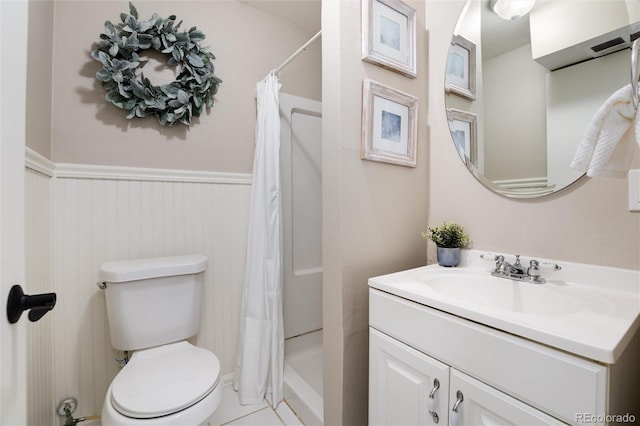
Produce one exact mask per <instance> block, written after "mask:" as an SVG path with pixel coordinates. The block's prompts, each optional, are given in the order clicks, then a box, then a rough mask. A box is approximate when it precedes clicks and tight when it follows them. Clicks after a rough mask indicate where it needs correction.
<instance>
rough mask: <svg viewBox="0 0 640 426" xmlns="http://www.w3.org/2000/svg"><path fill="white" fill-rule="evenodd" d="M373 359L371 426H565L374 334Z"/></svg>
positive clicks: (372, 331)
mask: <svg viewBox="0 0 640 426" xmlns="http://www.w3.org/2000/svg"><path fill="white" fill-rule="evenodd" d="M369 354H370V355H369V369H370V370H369V371H370V375H369V424H371V425H389V426H391V425H398V426H400V425H403V426H408V425H435V424H437V425H445V426H446V425H448V424H451V425H453V426H458V425H461V426H462V425H473V426H475V425H496V424H500V425H514V426H521V425H537V424H544V425H562V424H565V423H562V422H560V421H558V420H556V419H554V418H553V417H550V416H548V415H546V414H544V413H543V412H542V411H539V410H536V409H534V408H532V407H530V406H528V405H526V404H524V403H522V402H521V401H518V400H517V399H515V398H512V397H510V396H509V395H507V394H505V393H503V392H500V391H498V390H496V389H494V388H492V387H490V386H487V385H485V384H484V383H482V382H480V381H478V380H476V379H474V378H473V377H471V376H468V375H466V374H464V373H462V372H460V371H457V370H456V369H454V368H451V367H449V366H448V365H446V364H444V363H442V362H439V361H437V360H436V359H434V358H431V357H430V356H427V355H425V354H423V353H421V352H419V351H417V350H415V349H413V348H412V347H410V346H408V345H405V344H404V343H401V342H399V341H398V340H395V339H393V338H391V337H389V336H387V335H386V334H384V333H381V332H379V331H378V330H376V329H375V328H370V329H369ZM458 401H459V402H458ZM456 403H457V405H456ZM454 410H455V411H454Z"/></svg>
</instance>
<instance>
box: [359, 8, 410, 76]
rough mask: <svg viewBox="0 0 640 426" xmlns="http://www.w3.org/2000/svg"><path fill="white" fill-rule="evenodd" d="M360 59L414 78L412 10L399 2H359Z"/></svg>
mask: <svg viewBox="0 0 640 426" xmlns="http://www.w3.org/2000/svg"><path fill="white" fill-rule="evenodd" d="M362 59H363V60H364V61H367V62H370V63H372V64H376V65H379V66H381V67H384V68H387V69H389V70H391V71H395V72H398V73H400V74H403V75H405V76H407V77H411V78H415V77H416V11H415V9H414V8H412V7H411V6H409V5H408V4H406V3H403V2H401V1H400V0H362Z"/></svg>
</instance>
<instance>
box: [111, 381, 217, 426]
mask: <svg viewBox="0 0 640 426" xmlns="http://www.w3.org/2000/svg"><path fill="white" fill-rule="evenodd" d="M222 388H223V386H222V383H221V382H219V383H218V385H217V386H216V387H215V388H213V390H212V391H211V392H209V394H208V395H207V396H205V397H204V398H203V399H201V400H200V401H198V402H197V403H195V404H193V405H192V406H190V407H188V408H185V409H184V410H182V411H178V412H177V413H173V414H169V415H167V416H162V417H154V418H152V419H134V418H131V417H127V416H123V415H122V414H120V413H119V412H118V411H117V410H116V409H115V408H114V407H113V405H111V385H110V386H109V390H108V391H107V396H106V397H105V400H104V404H103V406H102V426H152V425H153V426H168V425H198V426H213V424H212V423H211V418H212V417H213V413H214V412H215V410H216V409H217V408H218V406H219V405H220V402H221V401H222Z"/></svg>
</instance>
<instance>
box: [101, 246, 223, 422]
mask: <svg viewBox="0 0 640 426" xmlns="http://www.w3.org/2000/svg"><path fill="white" fill-rule="evenodd" d="M206 268H207V258H206V257H205V256H199V255H194V256H178V257H164V258H156V259H141V260H131V261H123V262H109V263H105V264H104V265H102V268H101V269H100V280H101V282H100V283H99V285H100V286H101V288H104V290H105V296H106V301H107V315H108V317H109V328H110V332H111V345H112V346H113V347H114V348H115V349H117V350H122V351H134V352H133V354H132V355H131V354H130V359H129V362H128V363H127V364H126V365H125V366H124V368H123V369H122V370H121V371H120V372H119V373H118V375H116V377H115V378H114V379H113V382H111V385H110V386H109V390H108V391H107V395H106V397H105V400H104V405H103V407H102V425H103V426H112V425H132V426H134V425H137V426H143V425H154V426H155V425H207V424H210V422H211V417H212V415H213V412H214V411H215V409H216V408H217V407H218V405H220V401H221V399H222V385H221V384H220V362H219V361H218V358H217V357H216V356H215V355H214V354H213V353H211V352H209V351H208V350H206V349H202V348H198V347H196V346H193V345H192V344H190V343H189V342H187V341H186V339H188V338H189V337H191V336H194V335H195V334H196V333H197V332H198V326H199V324H200V300H201V298H202V283H203V275H204V274H203V272H204V270H205V269H206Z"/></svg>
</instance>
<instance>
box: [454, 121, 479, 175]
mask: <svg viewBox="0 0 640 426" xmlns="http://www.w3.org/2000/svg"><path fill="white" fill-rule="evenodd" d="M447 121H448V122H449V131H450V132H451V138H452V139H453V143H454V146H455V147H456V151H458V155H460V158H461V159H462V161H463V162H464V164H465V165H466V166H467V167H468V168H471V169H474V168H477V167H478V116H477V115H476V114H474V113H471V112H469V111H462V110H459V109H455V108H447Z"/></svg>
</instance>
